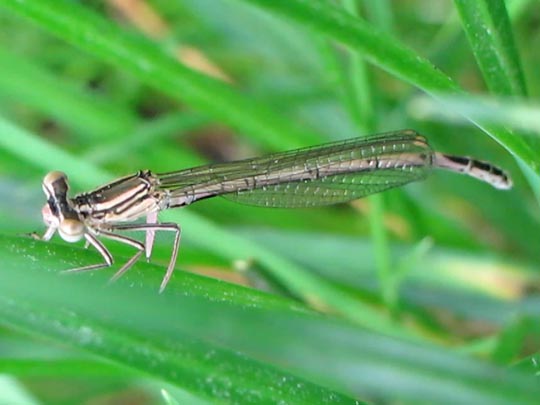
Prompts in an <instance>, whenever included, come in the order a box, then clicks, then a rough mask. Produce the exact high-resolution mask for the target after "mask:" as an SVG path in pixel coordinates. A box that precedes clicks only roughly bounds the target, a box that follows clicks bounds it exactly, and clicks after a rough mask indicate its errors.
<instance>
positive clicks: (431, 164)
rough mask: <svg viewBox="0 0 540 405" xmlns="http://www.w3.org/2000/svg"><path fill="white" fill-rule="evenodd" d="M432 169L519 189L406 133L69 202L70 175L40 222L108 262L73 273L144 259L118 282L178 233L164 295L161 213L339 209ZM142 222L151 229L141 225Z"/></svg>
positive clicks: (128, 180)
mask: <svg viewBox="0 0 540 405" xmlns="http://www.w3.org/2000/svg"><path fill="white" fill-rule="evenodd" d="M432 168H439V169H446V170H450V171H453V172H458V173H463V174H466V175H469V176H472V177H475V178H477V179H479V180H482V181H484V182H486V183H489V184H491V185H492V186H493V187H495V188H498V189H509V188H511V186H512V182H511V180H510V178H509V177H508V176H507V175H506V174H505V173H504V172H503V171H502V170H501V169H499V168H497V167H495V166H493V165H492V164H490V163H486V162H482V161H479V160H474V159H470V158H467V157H458V156H450V155H445V154H443V153H439V152H435V151H433V150H432V149H431V147H430V146H429V144H428V143H427V140H426V139H425V138H424V137H423V136H421V135H419V134H417V133H416V132H415V131H412V130H403V131H397V132H390V133H385V134H380V135H374V136H370V137H363V138H356V139H350V140H346V141H339V142H334V143H328V144H325V145H321V146H314V147H309V148H303V149H297V150H293V151H288V152H279V153H273V154H270V155H267V156H263V157H257V158H252V159H245V160H239V161H234V162H229V163H218V164H210V165H205V166H199V167H195V168H192V169H187V170H180V171H177V172H171V173H153V172H151V171H149V170H143V171H140V172H138V173H135V174H132V175H130V176H126V177H123V178H120V179H118V180H115V181H113V182H111V183H109V184H106V185H104V186H102V187H100V188H98V189H95V190H93V191H90V192H87V193H82V194H78V195H76V196H74V197H69V196H68V190H69V184H68V180H67V176H66V175H65V174H64V173H62V172H51V173H49V174H47V175H46V176H45V178H44V180H43V191H44V192H45V195H46V196H47V203H46V204H45V206H44V207H43V210H42V214H43V221H44V222H45V224H46V225H47V227H48V228H47V230H46V232H45V234H44V235H43V236H42V237H41V239H43V240H49V239H51V237H52V236H53V235H54V234H55V232H56V231H58V233H59V234H60V236H61V237H62V238H63V239H64V240H65V241H67V242H77V241H80V240H81V239H84V240H85V241H86V245H87V246H88V245H91V246H93V247H94V248H95V249H96V250H97V251H98V252H99V253H100V254H101V256H102V258H103V262H102V263H98V264H92V265H89V266H84V267H79V268H75V269H71V270H67V272H80V271H87V270H95V269H99V268H103V267H109V266H111V265H112V264H113V257H112V255H111V253H110V252H109V250H108V249H107V248H106V247H105V245H104V244H103V243H102V242H101V240H100V239H110V240H115V241H118V242H122V243H125V244H127V245H130V246H132V247H133V248H135V249H136V250H137V252H136V253H135V254H134V255H133V257H131V258H130V259H129V260H128V261H127V262H126V263H125V264H123V265H122V266H121V267H120V269H119V270H118V271H117V272H116V273H115V274H114V276H113V277H112V279H113V280H114V279H117V278H118V277H120V276H121V275H122V274H124V273H125V272H126V271H127V270H129V268H130V267H131V266H133V264H134V263H135V262H136V261H137V260H138V259H139V258H140V257H141V255H142V253H143V252H145V254H146V258H147V259H149V258H150V256H151V254H152V247H153V244H154V236H155V232H157V231H168V232H171V233H172V234H173V235H174V242H173V248H172V254H171V259H170V261H169V264H168V267H167V271H166V273H165V276H164V278H163V281H162V282H161V287H160V292H161V291H163V289H164V288H165V286H166V285H167V283H168V282H169V280H170V278H171V276H172V273H173V270H174V267H175V263H176V258H177V256H178V249H179V245H180V227H179V226H178V224H176V223H160V222H158V218H157V214H158V212H159V211H162V210H165V209H168V208H175V207H182V206H185V205H189V204H192V203H194V202H196V201H199V200H202V199H205V198H210V197H214V196H223V197H226V198H228V199H231V200H234V201H238V202H241V203H246V204H253V205H261V206H266V207H315V206H322V205H329V204H336V203H342V202H346V201H351V200H354V199H358V198H361V197H365V196H367V195H369V194H374V193H378V192H381V191H384V190H387V189H390V188H393V187H398V186H402V185H404V184H406V183H409V182H412V181H416V180H421V179H423V178H425V177H426V176H427V175H428V173H429V172H430V171H431V169H432ZM144 216H146V223H136V222H134V221H136V220H137V219H138V218H141V217H144ZM122 231H144V232H146V240H145V242H144V243H143V242H140V241H138V240H135V239H133V238H131V237H127V236H125V235H122V234H120V232H122Z"/></svg>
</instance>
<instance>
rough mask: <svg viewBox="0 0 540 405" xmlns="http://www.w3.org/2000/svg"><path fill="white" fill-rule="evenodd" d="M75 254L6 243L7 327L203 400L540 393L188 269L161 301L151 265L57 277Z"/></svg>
mask: <svg viewBox="0 0 540 405" xmlns="http://www.w3.org/2000/svg"><path fill="white" fill-rule="evenodd" d="M70 252H71V253H73V252H74V249H73V248H71V247H68V246H63V247H60V246H58V247H51V246H50V245H47V244H45V243H39V242H35V241H31V242H28V240H26V239H22V238H13V237H6V236H0V255H1V256H2V258H3V266H2V268H1V269H0V297H1V299H0V314H1V315H2V316H1V317H0V319H1V322H2V323H3V324H7V325H11V326H14V327H16V328H18V329H21V330H23V331H28V332H31V333H32V334H33V335H36V336H39V337H41V338H46V339H49V340H52V341H55V342H61V343H62V344H64V345H66V344H67V345H68V346H71V347H75V348H78V349H80V350H83V351H85V352H88V353H92V354H94V355H97V356H99V357H100V358H102V359H106V360H109V361H112V362H114V363H116V364H119V365H121V366H123V367H128V368H130V369H132V370H133V371H134V372H138V373H141V374H145V375H147V376H150V377H153V378H156V379H158V380H162V381H164V382H168V383H171V384H173V385H175V386H178V387H181V388H183V389H186V390H188V391H190V392H191V393H194V394H197V395H199V396H201V397H203V398H210V399H214V400H220V399H221V400H223V399H224V398H229V401H232V402H234V401H235V400H236V401H241V402H242V403H261V402H268V401H271V402H275V401H276V400H277V399H278V398H280V399H282V400H287V402H290V403H306V404H308V403H321V402H325V401H328V402H330V401H331V402H332V403H350V402H352V400H351V397H347V396H346V395H344V394H340V392H349V393H351V395H353V394H356V395H360V396H361V397H365V396H368V395H374V396H376V397H377V398H383V399H387V400H391V399H392V398H395V397H399V398H401V399H409V400H412V401H414V400H416V401H418V400H420V399H422V400H424V401H428V402H429V401H431V402H441V401H444V402H460V403H471V402H474V403H505V402H508V401H510V400H514V401H519V402H520V403H524V404H527V403H531V404H533V403H535V401H536V400H537V397H538V395H540V391H539V388H538V386H537V382H536V380H535V379H533V378H530V377H527V376H526V375H525V374H523V373H520V372H517V371H512V370H505V369H504V368H501V367H497V366H493V365H491V364H489V363H487V362H479V361H478V360H474V359H471V358H468V357H466V356H463V355H457V354H455V353H453V352H452V351H449V350H445V349H442V348H437V347H432V346H430V345H429V344H411V343H405V342H399V341H397V340H395V339H391V338H388V337H385V336H382V335H378V334H373V333H368V332H366V331H365V330H363V329H361V328H358V327H356V326H353V325H350V324H347V323H343V322H340V321H337V320H335V319H332V317H330V316H319V315H315V314H313V313H311V312H310V311H307V310H305V309H302V307H300V306H298V305H295V304H290V303H289V302H288V301H285V300H283V299H279V298H277V297H273V296H271V295H266V294H263V293H260V292H257V291H253V290H248V289H245V288H241V287H238V286H233V285H228V284H225V283H223V282H220V281H217V280H212V279H206V278H203V277H200V276H195V275H191V274H189V273H180V274H179V277H177V282H176V284H175V285H171V286H170V287H171V288H170V289H168V290H167V291H166V292H165V293H164V294H161V295H159V294H157V293H156V290H155V288H153V287H152V286H149V284H150V283H147V282H141V277H142V278H146V279H157V276H158V275H157V274H151V272H149V271H147V270H150V268H149V267H148V266H146V265H137V266H136V267H135V268H134V269H133V271H132V272H130V273H128V274H127V275H126V277H125V278H123V279H122V280H120V281H119V282H118V283H116V284H113V285H109V286H107V287H105V286H104V283H105V281H106V280H107V277H108V274H106V273H104V272H99V273H94V274H86V275H84V274H80V275H74V276H60V275H59V274H57V272H56V271H54V268H55V267H56V266H59V265H62V262H63V261H66V260H67V262H68V263H63V264H64V265H66V264H69V262H72V261H73V259H72V258H71V255H70ZM85 256H90V254H89V253H88V252H87V253H86V254H85ZM150 267H155V266H150ZM143 271H144V274H142V272H143ZM36 285H47V288H46V289H36V288H35V286H36ZM83 372H84V371H83ZM74 374H75V375H76V374H77V373H76V371H74ZM210 377H211V378H210ZM381 379H382V380H384V381H387V382H389V383H388V384H381ZM325 387H334V390H332V389H329V388H325ZM434 387H436V389H435V388H434Z"/></svg>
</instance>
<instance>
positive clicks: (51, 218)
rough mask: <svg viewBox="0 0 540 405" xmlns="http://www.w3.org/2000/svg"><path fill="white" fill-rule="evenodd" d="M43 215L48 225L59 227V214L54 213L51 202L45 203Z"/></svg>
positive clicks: (42, 210)
mask: <svg viewBox="0 0 540 405" xmlns="http://www.w3.org/2000/svg"><path fill="white" fill-rule="evenodd" d="M41 216H42V217H43V222H44V223H45V225H47V226H48V227H51V226H52V227H54V228H58V225H59V220H58V216H57V215H54V213H53V212H52V211H51V207H50V205H49V204H45V205H44V206H43V208H42V209H41Z"/></svg>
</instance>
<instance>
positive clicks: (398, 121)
mask: <svg viewBox="0 0 540 405" xmlns="http://www.w3.org/2000/svg"><path fill="white" fill-rule="evenodd" d="M454 3H455V4H454ZM454 3H452V2H450V1H437V2H433V1H424V0H413V1H407V2H402V1H394V2H391V1H389V0H385V1H382V0H381V1H377V2H370V1H365V2H364V1H357V2H356V1H349V0H348V1H343V2H341V1H335V2H334V1H326V0H311V1H307V0H287V1H285V0H276V1H272V2H267V1H261V0H182V1H175V2H170V1H165V0H148V1H140V2H121V1H116V2H114V1H86V2H73V1H64V0H61V1H55V0H25V1H17V0H4V1H3V2H2V3H0V195H1V198H0V223H1V224H2V233H1V234H0V257H1V258H2V259H1V260H0V297H1V298H0V325H1V326H2V327H3V329H2V330H0V371H1V372H2V373H3V374H6V375H11V376H12V377H13V378H12V377H10V378H6V379H5V380H1V381H0V385H1V387H2V388H1V389H0V402H1V400H5V401H15V399H14V398H17V401H19V402H20V403H41V402H42V403H62V402H70V403H89V402H92V403H104V402H106V401H108V400H111V398H112V399H113V400H118V401H121V400H125V401H127V402H129V401H130V400H132V399H133V398H137V399H138V400H140V401H142V402H143V403H160V402H167V401H168V402H171V401H172V402H174V401H176V402H177V403H195V401H200V402H206V401H209V402H218V403H277V402H278V401H280V400H281V401H283V402H284V403H310V404H311V403H333V402H336V403H352V402H354V401H355V400H356V399H358V400H359V401H399V402H418V401H426V402H436V403H440V402H452V403H456V402H459V403H490V404H493V403H509V402H511V401H516V402H520V403H535V401H536V398H538V395H539V394H540V392H539V390H538V387H537V385H538V384H537V379H538V375H539V372H540V370H539V369H538V366H537V364H538V350H539V346H540V345H539V344H538V343H539V341H540V328H539V327H538V324H539V323H538V320H539V315H538V314H539V313H540V293H539V286H540V277H539V276H540V275H539V270H538V268H539V266H538V264H539V262H540V249H538V235H539V231H540V215H539V213H538V212H539V210H538V199H539V198H540V186H539V183H540V181H539V178H540V177H539V174H540V171H539V170H538V167H539V166H538V162H539V158H540V148H538V135H539V134H540V129H539V128H538V126H535V125H537V123H536V124H535V123H534V122H531V123H530V125H528V126H525V127H524V126H523V125H521V124H520V122H518V118H519V115H518V114H517V113H516V114H515V115H510V114H509V115H502V114H499V115H496V114H497V110H491V109H490V108H491V107H490V105H488V104H486V105H484V104H482V103H479V102H478V98H475V97H473V96H472V95H473V94H474V95H475V96H477V95H482V96H484V97H485V98H483V99H482V100H485V99H486V98H487V99H489V97H491V96H501V95H502V96H505V97H506V98H502V99H501V98H499V99H496V102H497V106H498V108H500V109H501V110H505V107H507V109H513V108H527V111H532V113H534V112H535V111H536V112H537V113H538V111H539V110H538V105H535V103H534V102H532V101H531V100H534V99H537V98H538V95H539V94H540V79H539V76H538V75H537V74H536V72H537V66H538V65H539V64H540V52H538V49H537V48H538V47H537V46H535V44H537V43H538V40H539V36H540V30H538V28H537V24H536V23H537V21H536V19H535V15H538V13H539V11H540V5H539V4H538V3H537V2H534V1H528V0H514V1H507V2H503V1H487V0H482V1H478V2H466V1H461V0H455V2H454ZM505 3H506V4H505ZM122 4H128V7H125V6H124V7H123V6H122ZM135 4H139V7H135ZM505 5H506V7H505ZM477 66H479V67H477ZM201 70H202V71H201ZM208 71H211V72H213V75H214V76H213V77H209V76H208V75H207V72H208ZM216 72H217V73H216ZM424 93H426V94H427V96H423V94H424ZM419 96H422V97H421V101H422V102H418V101H419ZM426 100H427V101H426ZM426 103H427V104H426ZM426 105H427V106H428V107H429V109H428V108H426V110H425V111H424V110H423V106H426ZM516 106H517V107H516ZM419 109H420V110H419ZM438 110H439V112H440V111H444V114H438V113H437V111H438ZM426 111H431V112H426ZM451 114H454V116H455V118H453V119H452V122H451V123H449V122H448V119H447V118H444V119H441V118H443V115H451ZM402 128H414V129H416V130H417V131H419V132H421V133H423V134H425V135H426V136H427V137H428V139H429V141H430V143H431V144H432V145H433V146H434V147H435V148H436V149H437V150H441V151H444V152H448V153H453V154H460V155H471V156H475V157H478V158H480V159H483V160H489V161H491V162H494V163H496V164H497V165H500V166H501V167H504V168H505V169H507V170H508V171H509V172H510V173H511V174H512V177H513V179H514V184H515V187H514V189H513V190H511V191H510V192H501V191H497V190H494V189H492V188H490V187H489V186H488V185H485V184H481V183H479V182H477V181H475V180H473V179H469V178H464V177H462V176H457V175H454V174H448V173H443V172H436V173H433V175H432V176H431V177H430V178H429V179H428V180H426V181H425V182H423V183H418V184H413V185H409V186H407V187H405V188H404V189H400V190H393V191H390V192H388V193H385V194H383V195H381V196H377V197H376V198H370V199H368V200H362V201H359V202H355V203H353V204H349V205H342V206H336V207H328V208H320V209H310V210H307V209H306V210H283V209H274V210H272V209H264V208H257V207H250V206H242V205H235V204H233V203H232V202H229V201H226V200H223V199H214V200H207V201H201V202H200V203H197V204H194V205H193V206H190V207H189V208H185V209H182V210H176V211H172V212H167V213H163V215H162V219H163V220H172V221H175V222H178V223H180V224H181V226H182V229H183V236H182V238H183V240H182V246H181V253H180V257H179V260H178V267H179V268H178V271H177V272H176V273H175V275H174V277H173V280H172V281H171V283H170V285H169V287H168V289H167V290H166V291H165V293H164V294H163V295H158V294H157V289H158V285H159V279H160V276H161V274H162V272H163V270H164V265H165V263H166V261H167V259H168V255H169V254H170V241H169V240H167V239H166V238H164V239H159V240H158V241H157V246H156V249H155V253H154V257H153V260H152V262H153V263H154V264H148V263H143V262H141V263H138V264H137V265H136V266H135V268H134V270H133V271H130V272H129V273H128V274H127V275H126V277H124V278H123V279H121V280H120V281H119V282H117V283H116V284H114V285H112V286H106V287H105V283H106V280H107V278H108V277H109V276H110V275H112V274H113V272H114V271H111V270H110V269H109V270H102V271H100V272H96V273H94V274H87V275H80V276H71V277H61V276H59V275H58V272H59V271H60V270H62V269H66V268H70V267H73V266H76V265H78V264H80V263H92V262H94V261H95V260H96V258H97V255H96V253H95V252H93V251H91V250H90V251H86V250H84V249H83V247H82V246H68V245H66V244H65V243H63V242H62V241H60V240H59V238H55V239H54V240H53V241H51V242H49V243H42V242H37V241H34V240H32V239H30V238H29V237H27V236H25V235H24V234H25V233H28V232H30V231H34V230H35V231H39V232H41V231H42V230H43V228H44V227H43V225H42V224H41V218H40V207H41V206H42V205H43V204H44V197H43V195H42V192H41V190H40V186H39V184H40V182H41V179H42V177H43V175H44V174H45V173H46V172H47V171H49V170H63V171H65V172H66V173H68V175H69V177H70V180H71V183H72V185H73V188H74V190H73V192H79V191H83V190H87V189H90V188H91V187H94V186H97V185H99V184H101V183H103V182H105V181H107V180H110V179H112V178H115V177H119V176H121V175H124V174H128V173H131V172H133V171H136V170H138V169H141V168H149V169H152V170H155V171H168V170H178V169H181V168H186V167H190V166H194V165H197V164H201V163H204V162H206V161H209V160H230V159H235V158H241V157H245V156H252V155H257V154H262V153H265V152H269V151H275V150H286V149H290V148H294V147H299V146H306V145H312V144H317V143H321V142H325V141H330V140H337V139H344V138H348V137H356V136H361V135H365V134H367V133H369V132H382V131H387V130H395V129H402ZM535 128H536V130H535ZM111 250H112V251H113V253H114V255H115V257H116V259H117V261H118V262H121V261H122V260H124V259H126V258H127V257H128V256H129V255H130V253H132V252H131V251H130V250H129V249H127V248H125V247H122V246H117V245H114V244H113V245H112V246H111ZM183 270H188V271H183ZM189 271H191V272H196V273H202V274H203V275H206V276H210V277H211V278H208V277H203V276H200V275H194V274H191V273H190V272H189ZM216 278H222V279H224V280H228V281H229V282H224V281H220V280H217V279H216ZM230 281H241V282H242V283H243V284H248V285H251V286H252V287H253V286H257V287H259V288H261V289H263V290H265V292H261V291H258V290H257V289H254V288H244V287H240V286H236V285H234V284H232V283H230ZM535 378H536V379H535ZM161 389H165V390H166V392H167V393H168V394H167V395H165V396H164V397H163V398H161V397H160V390H161ZM2 395H4V397H2ZM21 398H22V399H21ZM171 398H172V399H171Z"/></svg>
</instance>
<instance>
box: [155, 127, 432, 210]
mask: <svg viewBox="0 0 540 405" xmlns="http://www.w3.org/2000/svg"><path fill="white" fill-rule="evenodd" d="M432 159H433V152H432V150H431V148H430V147H429V145H428V144H427V142H426V140H425V138H423V137H421V136H419V135H418V134H416V133H415V132H413V131H402V132H394V133H388V134H383V135H377V136H373V137H367V138H357V139H351V140H347V141H341V142H334V143H330V144H326V145H322V146H316V147H310V148H303V149H297V150H293V151H288V152H280V153H274V154H271V155H267V156H263V157H258V158H253V159H246V160H240V161H236V162H230V163H220V164H212V165H206V166H200V167H196V168H193V169H188V170H183V171H179V172H174V173H165V174H158V175H157V177H158V180H159V187H160V188H161V189H163V190H167V192H168V195H169V201H168V206H169V207H175V206H180V205H186V204H189V203H192V202H194V201H197V200H199V199H202V198H208V197H213V196H216V195H221V196H223V197H226V198H228V199H231V200H234V201H238V202H242V203H246V204H253V205H263V206H271V207H308V206H319V205H328V204H334V203H338V202H345V201H350V200H353V199H357V198H361V197H364V196H366V195H369V194H373V193H377V192H380V191H383V190H386V189H389V188H392V187H398V186H401V185H403V184H406V183H409V182H411V181H415V180H419V179H422V178H424V177H425V176H426V175H427V172H428V171H429V169H430V168H431V163H432Z"/></svg>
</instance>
